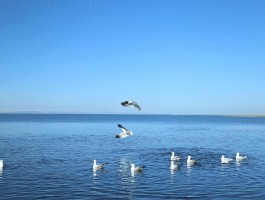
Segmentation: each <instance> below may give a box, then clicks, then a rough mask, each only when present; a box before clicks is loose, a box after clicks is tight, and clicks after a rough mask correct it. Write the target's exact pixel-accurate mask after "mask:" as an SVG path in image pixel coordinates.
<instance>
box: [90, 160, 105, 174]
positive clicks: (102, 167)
mask: <svg viewBox="0 0 265 200" xmlns="http://www.w3.org/2000/svg"><path fill="white" fill-rule="evenodd" d="M106 164H108V163H107V162H106V163H103V164H98V165H97V161H96V160H94V164H93V171H94V172H96V171H97V170H103V169H104V167H105V165H106Z"/></svg>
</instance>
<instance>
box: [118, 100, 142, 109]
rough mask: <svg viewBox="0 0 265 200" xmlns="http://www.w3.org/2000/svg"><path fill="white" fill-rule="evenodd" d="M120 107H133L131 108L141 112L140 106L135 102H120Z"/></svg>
mask: <svg viewBox="0 0 265 200" xmlns="http://www.w3.org/2000/svg"><path fill="white" fill-rule="evenodd" d="M121 105H123V106H125V107H133V108H136V109H138V110H139V111H140V110H141V108H140V106H139V105H138V104H137V103H136V102H135V101H124V102H121Z"/></svg>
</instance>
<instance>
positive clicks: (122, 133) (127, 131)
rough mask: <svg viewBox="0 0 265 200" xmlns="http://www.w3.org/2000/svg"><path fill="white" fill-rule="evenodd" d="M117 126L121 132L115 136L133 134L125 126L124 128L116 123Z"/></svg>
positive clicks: (122, 136) (123, 136)
mask: <svg viewBox="0 0 265 200" xmlns="http://www.w3.org/2000/svg"><path fill="white" fill-rule="evenodd" d="M117 126H118V127H119V128H121V130H122V132H121V133H120V134H118V135H116V137H115V138H125V137H128V136H132V135H133V132H132V131H130V130H128V129H127V128H125V127H124V126H122V125H121V124H117Z"/></svg>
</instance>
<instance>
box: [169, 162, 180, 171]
mask: <svg viewBox="0 0 265 200" xmlns="http://www.w3.org/2000/svg"><path fill="white" fill-rule="evenodd" d="M180 166H181V164H178V163H175V162H174V161H171V163H170V169H171V170H177V169H180Z"/></svg>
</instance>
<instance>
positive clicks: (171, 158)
mask: <svg viewBox="0 0 265 200" xmlns="http://www.w3.org/2000/svg"><path fill="white" fill-rule="evenodd" d="M180 159H181V157H179V156H175V153H174V152H171V157H170V160H180Z"/></svg>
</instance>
